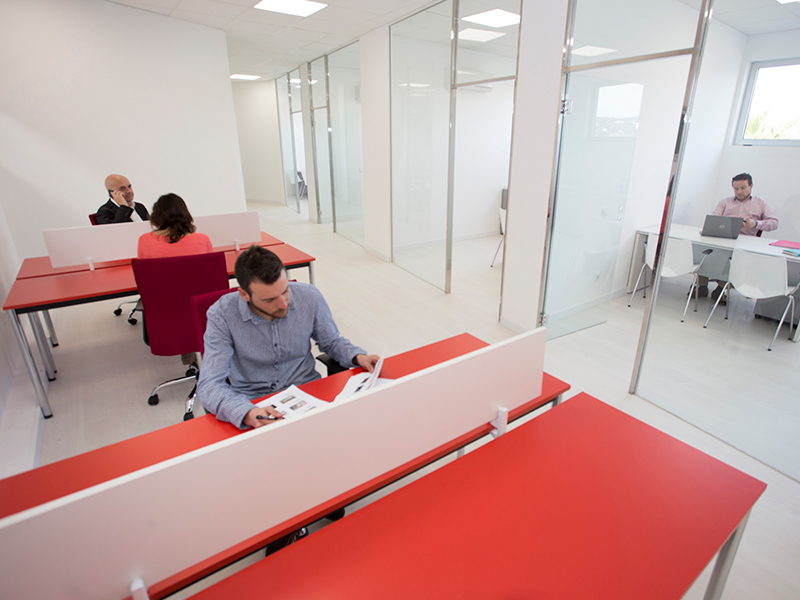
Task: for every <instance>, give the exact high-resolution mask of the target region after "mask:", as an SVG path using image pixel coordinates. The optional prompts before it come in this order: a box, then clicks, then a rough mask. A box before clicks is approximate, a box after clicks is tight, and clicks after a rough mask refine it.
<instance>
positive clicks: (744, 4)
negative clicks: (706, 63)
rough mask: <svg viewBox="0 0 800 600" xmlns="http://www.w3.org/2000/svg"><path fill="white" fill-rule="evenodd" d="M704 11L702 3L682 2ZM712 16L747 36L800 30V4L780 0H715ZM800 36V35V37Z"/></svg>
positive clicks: (694, 1)
mask: <svg viewBox="0 0 800 600" xmlns="http://www.w3.org/2000/svg"><path fill="white" fill-rule="evenodd" d="M679 2H683V3H684V4H688V5H689V6H691V7H692V8H697V9H699V8H700V5H701V4H702V2H701V0H679ZM711 14H712V17H713V18H714V19H716V20H718V21H721V22H722V23H725V24H726V25H728V26H729V27H732V28H733V29H736V30H738V31H741V32H742V33H744V34H747V35H759V34H761V33H775V32H777V31H790V30H792V29H800V2H792V3H790V4H780V3H779V2H778V1H777V0H714V3H713V4H712V10H711ZM798 35H800V34H798Z"/></svg>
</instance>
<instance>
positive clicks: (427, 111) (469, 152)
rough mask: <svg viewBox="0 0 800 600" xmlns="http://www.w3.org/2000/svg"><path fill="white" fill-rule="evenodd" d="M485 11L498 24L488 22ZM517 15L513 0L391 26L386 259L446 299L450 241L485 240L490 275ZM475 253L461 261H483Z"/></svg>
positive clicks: (456, 7) (444, 7)
mask: <svg viewBox="0 0 800 600" xmlns="http://www.w3.org/2000/svg"><path fill="white" fill-rule="evenodd" d="M487 13H490V14H489V15H488V16H497V15H498V14H499V15H500V16H501V17H502V20H501V21H499V22H498V21H491V20H487ZM519 13H520V3H519V0H514V1H507V2H504V1H502V0H500V1H496V2H479V1H477V0H460V1H459V0H454V1H453V0H448V1H445V2H442V3H440V4H437V5H435V6H433V7H431V8H428V9H427V10H425V11H422V12H420V13H418V14H416V15H413V16H412V17H409V18H407V19H405V20H403V21H400V22H399V23H396V24H395V25H393V26H392V27H391V61H392V67H391V78H392V79H391V84H392V245H393V259H394V262H395V264H397V265H399V266H401V267H403V268H405V269H406V270H408V271H410V272H411V273H413V274H415V275H417V276H418V277H421V278H422V279H424V280H425V281H427V282H429V283H431V284H433V285H435V286H436V287H438V288H440V289H442V290H444V291H445V292H450V291H451V286H452V279H453V263H454V258H453V256H454V254H453V252H454V250H453V248H454V241H458V242H461V241H468V240H477V239H480V238H484V239H486V238H487V237H489V236H492V235H493V236H494V237H493V238H491V239H490V241H489V243H488V246H487V249H486V251H485V267H486V269H485V271H486V275H490V274H494V273H490V272H489V268H490V267H491V263H492V253H493V252H494V251H495V247H496V246H497V241H498V240H501V239H502V238H501V237H500V236H501V231H502V230H503V228H504V223H501V219H502V218H503V217H501V214H504V211H500V208H501V206H502V204H503V203H504V199H505V194H504V191H505V190H506V189H507V187H508V166H509V162H510V147H511V124H512V118H513V94H514V80H515V77H516V56H517V46H518V32H519ZM478 252H479V254H478V255H477V256H478V258H477V259H472V258H470V259H469V260H465V261H464V262H465V263H469V264H473V263H475V262H476V261H478V262H479V263H481V264H482V261H483V260H484V258H483V254H482V253H481V252H482V250H480V249H479V250H478ZM501 260H502V259H501ZM495 273H498V276H497V282H496V290H495V291H494V292H493V293H494V296H495V298H499V285H500V283H499V269H498V270H496V271H495Z"/></svg>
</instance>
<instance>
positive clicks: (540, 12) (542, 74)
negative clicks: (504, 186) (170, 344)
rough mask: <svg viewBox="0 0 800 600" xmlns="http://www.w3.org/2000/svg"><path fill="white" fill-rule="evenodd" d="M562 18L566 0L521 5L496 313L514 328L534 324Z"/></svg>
mask: <svg viewBox="0 0 800 600" xmlns="http://www.w3.org/2000/svg"><path fill="white" fill-rule="evenodd" d="M566 19H567V2H566V0H558V1H557V2H556V1H552V0H526V2H525V3H524V4H523V6H522V22H521V24H520V41H519V45H520V50H519V53H520V56H519V62H518V67H517V92H516V98H515V101H514V106H515V110H514V131H513V134H512V144H511V173H510V181H509V188H508V229H507V231H506V250H505V259H504V269H503V289H502V293H501V295H502V298H503V304H502V312H501V319H500V321H501V323H502V324H503V325H505V326H506V327H509V328H511V329H514V330H516V331H523V330H529V329H533V328H535V327H536V326H537V324H538V304H539V294H540V292H541V278H542V261H543V260H544V241H545V229H546V226H547V205H548V202H549V196H550V184H551V181H552V171H553V159H554V156H555V139H556V130H557V126H558V110H559V105H560V86H561V53H562V47H563V43H564V31H565V27H566Z"/></svg>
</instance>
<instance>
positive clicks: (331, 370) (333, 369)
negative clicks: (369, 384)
mask: <svg viewBox="0 0 800 600" xmlns="http://www.w3.org/2000/svg"><path fill="white" fill-rule="evenodd" d="M317 360H318V361H319V362H321V363H322V364H323V365H325V367H326V368H327V369H328V375H333V374H335V373H341V372H342V371H347V369H349V368H350V367H345V366H343V365H340V364H339V363H338V362H336V361H335V360H333V359H332V358H331V357H330V356H328V355H327V354H325V353H324V352H323V353H322V354H320V355H319V356H317Z"/></svg>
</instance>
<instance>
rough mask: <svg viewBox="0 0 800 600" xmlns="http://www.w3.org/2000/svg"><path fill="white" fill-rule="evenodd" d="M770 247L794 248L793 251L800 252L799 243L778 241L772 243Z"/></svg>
mask: <svg viewBox="0 0 800 600" xmlns="http://www.w3.org/2000/svg"><path fill="white" fill-rule="evenodd" d="M770 246H779V247H781V248H794V249H795V250H800V242H789V241H787V240H778V241H777V242H772V243H771V244H770Z"/></svg>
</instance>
